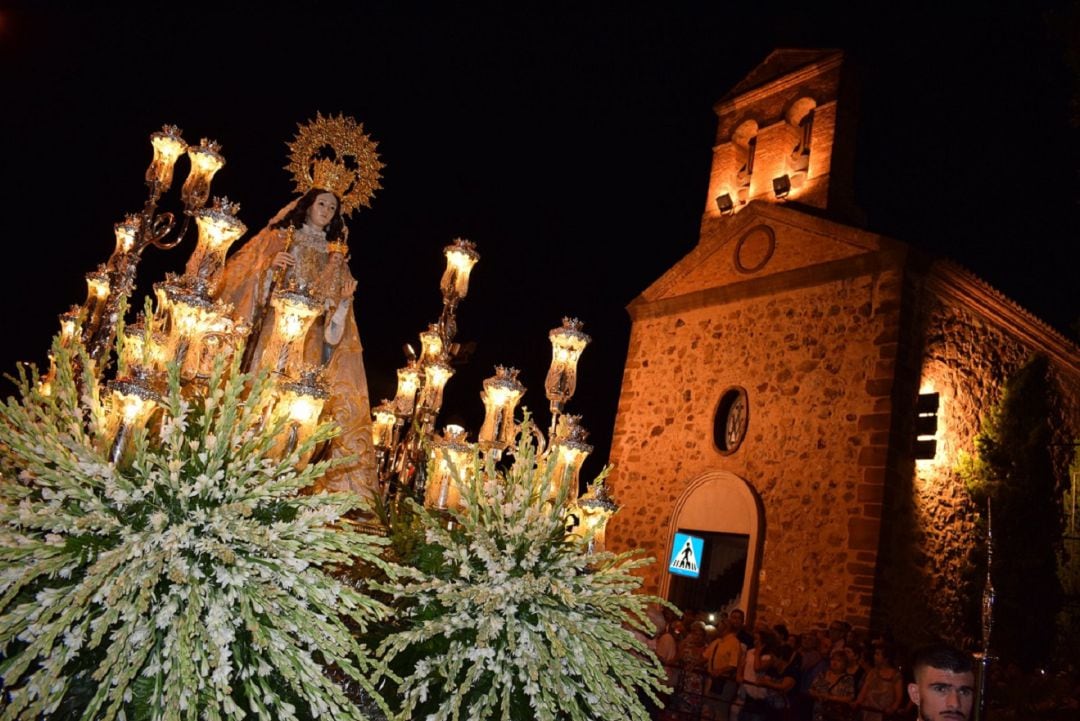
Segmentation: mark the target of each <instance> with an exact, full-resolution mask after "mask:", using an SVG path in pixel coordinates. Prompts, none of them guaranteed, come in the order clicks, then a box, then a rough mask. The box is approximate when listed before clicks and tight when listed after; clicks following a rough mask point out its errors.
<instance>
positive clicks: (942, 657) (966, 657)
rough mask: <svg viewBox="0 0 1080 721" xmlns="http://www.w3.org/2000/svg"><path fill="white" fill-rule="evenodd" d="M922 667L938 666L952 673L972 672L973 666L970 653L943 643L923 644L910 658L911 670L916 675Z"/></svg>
mask: <svg viewBox="0 0 1080 721" xmlns="http://www.w3.org/2000/svg"><path fill="white" fill-rule="evenodd" d="M924 668H940V669H942V670H944V671H952V672H953V673H968V672H974V670H975V666H974V664H973V663H972V661H971V655H970V654H968V653H965V652H963V651H961V650H960V649H958V648H956V647H954V646H949V645H948V644H944V643H935V644H931V645H929V646H923V647H922V648H920V649H919V650H918V651H916V652H915V655H914V656H913V657H912V659H911V671H912V673H913V674H914V675H915V676H916V677H918V675H919V671H920V670H921V669H924Z"/></svg>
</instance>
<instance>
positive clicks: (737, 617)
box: [728, 608, 746, 633]
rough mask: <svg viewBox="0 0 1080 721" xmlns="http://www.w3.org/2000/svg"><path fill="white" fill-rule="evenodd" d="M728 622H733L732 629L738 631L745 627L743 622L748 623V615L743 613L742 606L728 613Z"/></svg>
mask: <svg viewBox="0 0 1080 721" xmlns="http://www.w3.org/2000/svg"><path fill="white" fill-rule="evenodd" d="M728 622H729V623H731V626H732V630H734V631H735V632H736V633H738V631H739V630H740V629H741V628H742V627H743V624H745V623H746V615H745V614H744V613H743V611H742V609H741V608H736V609H735V610H733V611H732V612H731V613H730V614H728Z"/></svg>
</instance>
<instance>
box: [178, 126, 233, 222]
mask: <svg viewBox="0 0 1080 721" xmlns="http://www.w3.org/2000/svg"><path fill="white" fill-rule="evenodd" d="M217 151H218V144H217V143H215V142H213V141H210V140H207V139H206V138H203V140H202V141H201V143H200V144H199V145H198V146H195V145H192V146H190V147H188V149H187V154H188V158H189V159H190V160H191V172H190V173H189V174H188V177H187V180H185V181H184V187H183V189H182V190H181V196H182V197H183V200H184V206H185V207H186V208H187V209H188V210H193V209H195V208H201V207H202V206H203V204H205V203H206V199H207V198H209V197H210V182H211V181H212V180H213V179H214V174H215V173H217V171H219V170H221V168H222V166H223V165H225V158H223V157H221V155H220V154H219V153H218V152H217Z"/></svg>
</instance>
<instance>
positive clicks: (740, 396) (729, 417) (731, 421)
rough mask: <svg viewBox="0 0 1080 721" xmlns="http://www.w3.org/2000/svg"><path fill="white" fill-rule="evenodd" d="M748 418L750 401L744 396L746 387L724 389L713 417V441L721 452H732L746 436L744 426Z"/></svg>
mask: <svg viewBox="0 0 1080 721" xmlns="http://www.w3.org/2000/svg"><path fill="white" fill-rule="evenodd" d="M749 418H750V403H749V402H748V401H747V398H746V389H745V388H739V387H737V386H736V387H733V388H728V389H727V390H726V391H724V393H723V395H721V396H720V403H719V405H718V406H717V407H716V417H715V418H714V419H713V443H715V444H716V449H717V450H718V451H720V452H721V453H734V452H735V451H737V450H738V449H739V445H740V444H741V443H742V442H743V438H745V437H746V426H747V422H748V421H749Z"/></svg>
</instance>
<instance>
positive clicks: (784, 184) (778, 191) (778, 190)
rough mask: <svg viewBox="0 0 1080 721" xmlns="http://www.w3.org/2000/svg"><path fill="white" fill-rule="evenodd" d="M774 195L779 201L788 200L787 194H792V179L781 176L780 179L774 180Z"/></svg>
mask: <svg viewBox="0 0 1080 721" xmlns="http://www.w3.org/2000/svg"><path fill="white" fill-rule="evenodd" d="M772 189H773V194H774V195H775V196H776V199H777V200H780V199H782V198H786V197H787V194H788V193H790V192H791V178H789V177H788V176H787V175H781V176H780V177H778V178H773V181H772Z"/></svg>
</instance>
